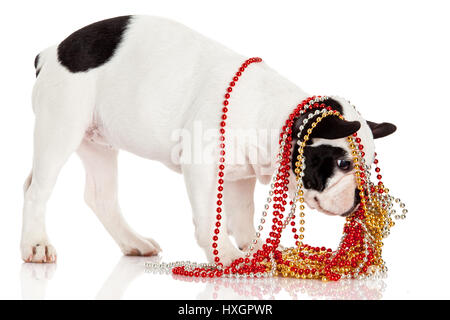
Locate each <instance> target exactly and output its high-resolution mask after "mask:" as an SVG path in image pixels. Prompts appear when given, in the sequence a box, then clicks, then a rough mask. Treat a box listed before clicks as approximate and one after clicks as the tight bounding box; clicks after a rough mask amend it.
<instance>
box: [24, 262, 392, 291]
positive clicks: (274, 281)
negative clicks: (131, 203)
mask: <svg viewBox="0 0 450 320" xmlns="http://www.w3.org/2000/svg"><path fill="white" fill-rule="evenodd" d="M160 260H161V257H159V256H158V257H151V258H142V257H121V258H120V260H119V262H118V263H117V264H116V266H115V267H114V269H113V270H112V272H111V274H110V275H109V276H108V278H107V279H106V281H105V282H104V284H103V286H102V287H101V289H100V290H99V292H98V294H97V296H96V298H97V299H121V298H122V297H123V296H124V294H125V292H126V290H127V288H128V287H129V286H130V284H131V283H132V282H133V281H134V280H135V279H136V278H138V277H139V276H140V275H143V274H144V273H147V274H148V275H149V276H150V275H151V276H157V277H167V281H169V282H172V283H170V286H174V287H176V285H177V284H176V282H178V281H184V282H189V283H192V285H193V288H195V289H196V290H198V291H197V292H198V293H197V296H196V298H197V299H265V300H267V299H275V298H278V299H303V298H308V297H309V298H312V299H362V300H364V299H370V300H373V299H381V298H382V297H383V292H384V290H385V289H386V283H385V282H384V280H383V279H375V280H341V281H338V282H321V281H317V280H297V279H290V278H267V279H225V278H219V279H216V278H214V279H209V278H208V279H203V278H190V277H183V276H175V275H166V274H161V275H159V274H157V273H155V272H154V271H152V270H148V269H146V268H145V262H150V263H157V262H159V261H160ZM55 271H56V264H30V263H26V264H23V265H22V270H21V282H22V297H23V299H44V298H45V292H46V288H47V284H48V282H49V281H50V280H51V278H52V276H53V274H54V272H55ZM168 286H169V284H168ZM189 298H192V297H189Z"/></svg>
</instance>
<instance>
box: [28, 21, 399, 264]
mask: <svg viewBox="0 0 450 320" xmlns="http://www.w3.org/2000/svg"><path fill="white" fill-rule="evenodd" d="M245 60H246V58H245V57H243V56H241V55H239V54H237V53H235V52H233V51H231V50H229V49H228V48H225V47H224V46H222V45H221V44H219V43H216V42H214V41H212V40H210V39H208V38H206V37H204V36H202V35H200V34H198V33H197V32H195V31H193V30H191V29H189V28H188V27H186V26H183V25H181V24H179V23H177V22H173V21H170V20H168V19H164V18H160V17H149V16H122V17H116V18H112V19H107V20H103V21H99V22H96V23H93V24H91V25H89V26H86V27H84V28H82V29H80V30H78V31H76V32H74V33H73V34H71V35H70V36H69V37H67V38H66V39H65V40H63V41H62V42H61V43H59V45H56V46H52V47H50V48H47V49H45V50H44V51H42V52H41V53H39V54H38V56H37V57H36V60H35V68H36V77H37V79H36V83H35V85H34V88H33V93H32V106H33V111H34V113H35V128H34V155H33V165H32V170H31V173H30V174H29V176H28V178H27V179H26V181H25V185H24V208H23V228H22V238H21V254H22V258H23V260H24V261H26V262H42V263H52V262H55V261H56V251H55V248H54V247H53V246H52V245H51V244H50V242H49V239H48V237H47V234H46V229H45V222H44V220H45V207H46V202H47V200H48V199H49V197H50V195H51V192H52V189H53V187H54V185H55V181H56V179H57V176H58V173H59V172H60V169H61V168H62V166H63V165H64V163H65V162H66V161H67V159H68V158H69V156H70V155H71V154H73V153H75V152H76V153H77V154H78V156H79V157H80V158H81V160H82V163H83V165H84V168H85V170H86V187H85V200H86V203H87V204H88V206H89V207H90V208H91V209H92V210H93V211H94V213H95V214H96V215H97V217H98V218H99V219H100V221H101V222H102V224H103V225H104V227H105V229H106V230H107V231H108V232H109V233H110V235H111V236H112V238H113V239H114V240H115V241H116V243H117V244H118V245H119V247H120V249H121V250H122V252H123V253H124V254H125V255H142V256H150V255H156V254H158V253H159V252H160V250H161V248H160V246H159V245H158V243H157V242H156V241H154V240H153V239H151V238H146V237H143V236H141V235H139V234H137V233H136V232H135V231H133V230H132V229H131V228H130V226H129V225H128V224H127V223H126V221H125V219H124V218H123V216H122V213H121V210H120V207H119V203H118V194H117V155H118V152H119V150H126V151H128V152H131V153H133V154H136V155H139V156H141V157H144V158H147V159H152V160H157V161H160V162H161V163H163V164H165V165H166V166H167V167H168V168H170V169H172V170H174V171H176V172H179V173H181V174H183V176H184V179H185V183H186V188H187V193H188V196H189V200H190V203H191V206H192V211H193V221H194V225H195V235H196V239H197V241H198V243H199V245H200V246H201V247H202V248H203V249H204V250H205V253H206V256H207V259H208V260H209V261H210V262H212V261H213V259H214V256H213V254H212V252H211V251H212V250H211V248H210V246H211V239H212V234H213V230H214V228H215V227H214V223H215V215H216V213H215V209H216V207H215V202H216V197H217V193H218V191H217V185H216V184H217V157H214V156H212V155H214V154H216V153H215V152H216V151H217V150H216V149H217V146H218V144H217V143H215V141H218V140H215V139H212V140H211V141H213V142H211V143H210V144H209V145H208V147H207V146H203V147H198V148H197V147H196V146H197V145H198V144H199V143H198V142H200V141H199V140H201V139H202V138H201V137H200V136H199V134H198V132H197V131H199V128H201V130H200V131H201V132H215V133H216V132H218V128H219V123H220V121H221V120H220V119H219V115H220V111H221V108H222V106H221V104H222V101H223V95H224V93H225V88H226V86H227V84H228V83H229V82H230V78H232V77H233V75H234V72H235V71H236V70H237V68H239V66H240V65H241V64H242V62H243V61H245ZM308 96H309V95H308V94H307V93H305V92H304V91H303V90H301V89H300V88H298V87H297V86H296V85H294V84H293V83H291V82H290V81H288V80H287V79H285V78H284V77H282V76H281V75H279V74H278V73H277V72H275V71H274V70H272V69H271V68H270V67H269V66H267V65H266V64H265V63H258V64H253V65H251V67H249V68H248V69H247V71H246V72H245V74H244V75H243V76H242V77H241V78H240V80H239V82H238V84H237V85H236V87H235V89H234V91H233V97H232V98H231V99H230V103H231V104H230V110H229V113H228V117H229V118H228V120H227V121H228V122H227V134H228V132H235V133H236V135H235V136H236V137H240V139H238V140H240V142H238V143H236V144H233V143H229V142H228V140H227V146H226V150H227V155H228V154H232V155H234V156H235V157H236V159H233V160H229V159H228V158H227V163H226V164H227V166H226V169H225V177H224V180H225V182H224V193H223V194H224V209H225V217H224V223H223V226H222V228H223V229H222V230H223V231H222V233H221V236H220V237H219V242H218V244H219V252H220V254H219V257H220V259H221V261H222V262H223V263H229V262H231V261H232V260H233V259H234V258H236V257H240V256H242V254H243V251H245V250H247V249H248V248H249V246H250V244H251V243H252V240H253V239H254V237H255V231H256V230H255V227H254V223H253V214H254V203H253V192H254V188H255V183H256V181H259V182H260V183H263V184H268V183H270V181H271V176H272V174H273V173H274V171H275V167H276V162H277V159H276V155H277V150H276V147H275V148H274V145H275V146H276V145H277V143H278V134H279V132H280V130H281V127H282V126H283V123H284V121H285V119H287V117H288V116H289V114H290V113H291V112H292V110H293V108H294V107H295V106H296V105H297V104H298V103H299V102H300V101H302V100H303V99H305V98H306V97H308ZM324 103H326V105H330V106H332V107H333V108H334V109H336V110H338V111H340V112H341V114H342V115H343V116H344V117H345V120H340V119H337V118H336V119H331V118H335V117H328V118H330V119H328V118H326V119H324V120H323V121H322V122H321V124H320V125H319V126H318V127H317V129H316V130H314V132H315V133H314V136H313V137H312V139H311V141H310V143H309V144H308V145H307V147H306V149H305V162H306V170H305V175H304V177H303V178H302V179H303V184H304V186H305V189H306V190H305V200H306V202H307V204H308V206H309V207H311V208H313V209H317V210H319V211H321V212H323V213H326V214H329V215H333V216H346V215H348V214H351V213H352V212H353V211H354V210H355V208H356V207H357V205H358V203H359V198H358V197H359V195H358V192H356V191H355V190H357V189H356V183H355V179H354V176H353V167H352V162H351V161H350V159H351V158H350V149H349V146H348V143H347V141H346V137H347V136H348V135H351V134H352V133H354V132H358V136H359V137H361V139H362V141H363V144H364V146H365V150H364V151H365V153H366V159H367V163H369V164H370V163H371V162H372V161H373V155H374V150H375V149H374V139H376V138H380V137H383V136H387V135H389V134H391V133H393V132H394V131H395V130H396V127H395V126H394V125H393V124H390V123H373V122H370V121H366V120H364V119H363V118H362V116H361V115H360V114H359V113H358V112H356V110H355V109H354V107H352V105H351V104H350V103H349V102H348V101H346V100H344V99H342V98H339V97H333V98H326V100H324ZM302 120H303V119H302V118H299V119H296V125H295V128H297V129H296V130H298V127H299V126H300V124H301V122H302ZM196 132H197V133H196ZM255 132H263V134H261V135H260V136H261V137H262V138H258V139H253V138H252V137H253V136H254V133H255ZM273 132H275V134H272V133H273ZM216 138H217V136H216ZM247 138H249V139H247ZM293 138H294V139H293V146H294V145H295V142H296V139H298V137H297V136H296V135H295V132H294V135H293ZM181 140H183V141H182V142H180V141H181ZM186 141H188V142H190V143H186ZM211 146H212V147H211ZM208 148H209V149H210V150H209V151H211V153H210V155H211V157H208V156H204V155H205V154H207V152H204V151H205V149H208ZM295 149H296V148H295ZM254 154H257V157H256V159H255V157H254V156H251V155H254ZM296 155H297V153H296V151H295V150H294V152H293V161H294V159H295V158H296ZM208 159H209V160H208ZM211 159H216V162H215V161H214V160H211ZM239 159H240V160H239ZM292 176H294V174H291V177H292ZM291 183H294V181H291ZM290 189H291V190H293V189H294V188H290ZM230 236H233V237H234V239H235V242H236V244H237V246H235V245H234V244H233V242H232V240H231V238H230ZM257 245H259V246H260V245H261V244H260V243H259V242H258V243H257Z"/></svg>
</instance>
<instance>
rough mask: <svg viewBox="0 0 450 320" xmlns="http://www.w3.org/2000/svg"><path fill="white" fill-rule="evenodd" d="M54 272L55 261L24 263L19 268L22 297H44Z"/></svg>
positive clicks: (25, 298)
mask: <svg viewBox="0 0 450 320" xmlns="http://www.w3.org/2000/svg"><path fill="white" fill-rule="evenodd" d="M55 272H56V263H24V264H22V267H21V269H20V284H21V290H22V299H24V300H41V299H44V298H45V292H46V291H47V285H48V282H49V281H50V280H51V279H52V278H53V275H54V274H55Z"/></svg>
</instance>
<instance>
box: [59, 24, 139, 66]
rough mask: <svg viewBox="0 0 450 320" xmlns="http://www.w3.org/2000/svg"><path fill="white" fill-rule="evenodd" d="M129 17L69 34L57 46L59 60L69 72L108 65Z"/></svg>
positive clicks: (93, 25)
mask: <svg viewBox="0 0 450 320" xmlns="http://www.w3.org/2000/svg"><path fill="white" fill-rule="evenodd" d="M130 19H131V16H122V17H116V18H112V19H107V20H102V21H99V22H96V23H93V24H91V25H88V26H86V27H84V28H82V29H80V30H78V31H75V32H74V33H72V34H71V35H70V36H69V37H67V38H66V39H65V40H64V41H63V42H61V43H60V44H59V46H58V60H59V62H60V63H61V64H62V65H63V66H65V67H66V68H67V69H69V70H70V71H71V72H74V73H75V72H85V71H88V70H90V69H93V68H97V67H99V66H101V65H103V64H105V63H106V62H108V61H109V60H110V59H111V58H112V56H113V55H114V52H115V50H116V49H117V46H118V45H119V43H120V42H121V40H122V36H123V33H124V31H125V30H126V28H127V26H128V24H129V21H130Z"/></svg>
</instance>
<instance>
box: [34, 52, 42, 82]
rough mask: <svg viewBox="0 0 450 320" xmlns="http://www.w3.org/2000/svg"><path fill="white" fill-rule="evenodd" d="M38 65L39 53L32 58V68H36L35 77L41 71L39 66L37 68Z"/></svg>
mask: <svg viewBox="0 0 450 320" xmlns="http://www.w3.org/2000/svg"><path fill="white" fill-rule="evenodd" d="M38 65H39V54H38V55H37V56H36V58H34V69H36V78H37V76H38V75H39V72H41V68H39V69H38Z"/></svg>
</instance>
